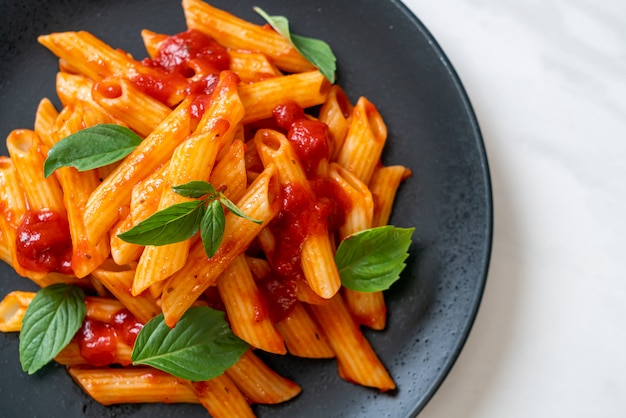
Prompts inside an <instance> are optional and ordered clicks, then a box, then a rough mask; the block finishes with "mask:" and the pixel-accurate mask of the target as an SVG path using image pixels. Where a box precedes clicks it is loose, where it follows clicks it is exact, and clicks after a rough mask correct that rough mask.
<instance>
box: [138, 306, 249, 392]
mask: <svg viewBox="0 0 626 418" xmlns="http://www.w3.org/2000/svg"><path fill="white" fill-rule="evenodd" d="M247 349H248V344H246V343H245V342H244V341H242V340H241V339H239V338H238V337H237V336H235V334H233V332H232V331H231V329H230V327H229V326H228V323H227V322H226V320H225V319H224V313H223V312H221V311H217V310H215V309H211V308H209V307H206V306H196V307H193V308H189V309H188V310H187V312H185V314H184V315H183V316H182V318H181V319H180V320H179V321H178V323H177V324H176V326H175V327H174V328H169V327H168V326H167V325H166V324H165V321H164V317H163V314H160V315H158V316H156V317H155V318H153V319H151V320H150V321H148V323H147V324H146V325H145V326H144V327H143V328H142V329H141V331H140V332H139V335H138V336H137V340H136V341H135V346H134V348H133V353H132V355H131V359H132V361H133V364H134V365H138V364H146V365H149V366H152V367H155V368H157V369H159V370H163V371H164V372H167V373H170V374H172V375H174V376H177V377H180V378H182V379H187V380H191V381H201V380H209V379H212V378H214V377H216V376H219V375H221V374H222V373H224V371H225V370H226V369H227V368H229V367H230V366H232V365H233V364H235V363H236V362H237V361H238V360H239V358H241V356H242V355H243V354H244V353H245V351H246V350H247Z"/></svg>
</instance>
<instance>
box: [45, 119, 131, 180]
mask: <svg viewBox="0 0 626 418" xmlns="http://www.w3.org/2000/svg"><path fill="white" fill-rule="evenodd" d="M140 143H141V137H139V135H137V134H136V133H135V132H133V131H132V130H130V129H128V128H126V127H124V126H121V125H115V124H110V123H101V124H99V125H95V126H91V127H89V128H85V129H82V130H80V131H78V132H76V133H73V134H72V135H69V136H67V137H65V138H64V139H62V140H60V141H59V142H57V143H56V144H55V145H54V146H53V147H52V148H50V150H49V151H48V157H47V158H46V161H45V163H44V165H43V171H44V175H45V176H46V177H48V176H50V174H52V173H53V172H54V170H56V169H57V168H60V167H68V166H69V167H76V168H77V169H78V171H86V170H91V169H93V168H98V167H104V166H105V165H108V164H111V163H114V162H116V161H119V160H121V159H122V158H124V157H126V156H127V155H128V154H130V153H131V152H133V150H134V149H135V148H137V145H139V144H140Z"/></svg>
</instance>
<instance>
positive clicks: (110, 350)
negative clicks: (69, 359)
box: [77, 318, 117, 366]
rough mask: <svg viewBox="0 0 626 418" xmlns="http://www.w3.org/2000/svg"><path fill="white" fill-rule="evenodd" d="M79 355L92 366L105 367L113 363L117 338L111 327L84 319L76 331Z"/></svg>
mask: <svg viewBox="0 0 626 418" xmlns="http://www.w3.org/2000/svg"><path fill="white" fill-rule="evenodd" d="M77 335H78V347H79V349H80V355H81V356H82V357H83V358H84V359H85V360H86V361H87V362H88V363H89V364H92V365H94V366H106V365H108V364H113V363H114V362H115V348H116V346H117V336H116V335H115V330H114V329H113V328H112V327H111V325H109V324H107V323H105V322H101V321H96V320H93V319H89V318H86V319H85V321H84V322H83V326H82V327H81V329H80V330H79V331H78V334H77Z"/></svg>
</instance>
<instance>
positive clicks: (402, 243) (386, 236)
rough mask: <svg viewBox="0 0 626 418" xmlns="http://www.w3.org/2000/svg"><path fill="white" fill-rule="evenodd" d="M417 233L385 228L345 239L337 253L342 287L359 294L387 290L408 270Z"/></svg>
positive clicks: (361, 232)
mask: <svg viewBox="0 0 626 418" xmlns="http://www.w3.org/2000/svg"><path fill="white" fill-rule="evenodd" d="M414 230H415V228H398V227H395V226H392V225H386V226H381V227H377V228H371V229H366V230H364V231H360V232H357V233H355V234H352V235H350V236H348V237H346V238H345V239H344V240H343V241H341V243H340V244H339V247H338V248H337V252H336V253H335V262H336V263H337V268H338V269H339V276H340V277H341V284H342V285H343V286H345V287H347V288H348V289H352V290H357V291H360V292H377V291H381V290H386V289H388V288H389V287H390V286H391V285H392V284H393V283H395V282H396V281H397V280H398V279H399V278H400V273H401V272H402V270H404V268H405V267H406V263H405V261H406V259H407V258H408V256H409V254H408V252H407V251H408V249H409V246H410V245H411V236H412V235H413V231H414Z"/></svg>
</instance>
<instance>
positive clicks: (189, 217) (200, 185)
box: [118, 180, 263, 257]
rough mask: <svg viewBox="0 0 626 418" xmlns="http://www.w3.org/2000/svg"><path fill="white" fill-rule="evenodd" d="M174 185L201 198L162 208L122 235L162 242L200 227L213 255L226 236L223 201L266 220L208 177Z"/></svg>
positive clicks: (180, 237)
mask: <svg viewBox="0 0 626 418" xmlns="http://www.w3.org/2000/svg"><path fill="white" fill-rule="evenodd" d="M172 189H173V190H174V191H175V192H176V193H178V194H179V195H181V196H185V197H190V198H201V199H200V200H193V201H190V202H182V203H177V204H175V205H172V206H169V207H167V208H165V209H163V210H160V211H158V212H156V213H154V214H153V215H152V216H150V217H149V218H147V219H145V220H143V221H142V222H140V223H138V224H137V225H135V226H134V227H133V228H131V229H129V230H128V231H126V232H123V233H121V234H119V235H118V237H119V238H120V239H122V240H124V241H126V242H130V243H133V244H139V245H155V246H160V245H167V244H173V243H175V242H181V241H184V240H186V239H188V238H191V237H192V236H193V235H195V234H196V232H198V230H200V238H201V240H202V243H203V245H204V251H205V252H206V254H207V256H208V257H213V255H215V253H216V252H217V249H218V248H219V246H220V243H221V242H222V238H223V237H224V227H225V225H226V216H225V213H224V208H223V207H222V205H224V206H226V207H227V208H228V210H230V211H231V212H232V213H233V214H235V215H237V216H239V217H242V218H245V219H247V220H249V221H251V222H254V223H257V224H261V223H263V221H260V220H256V219H252V218H251V217H249V216H248V215H246V214H245V213H243V212H242V211H241V210H240V209H239V208H238V207H237V206H236V205H235V204H234V203H233V202H232V201H231V200H230V199H228V198H227V197H226V196H225V195H224V193H222V192H221V191H218V190H215V188H214V187H213V186H212V185H211V184H210V183H208V182H206V181H200V180H194V181H191V182H189V183H186V184H182V185H179V186H174V187H173V188H172Z"/></svg>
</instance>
